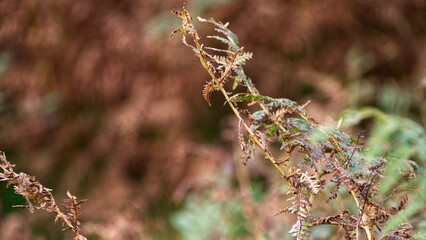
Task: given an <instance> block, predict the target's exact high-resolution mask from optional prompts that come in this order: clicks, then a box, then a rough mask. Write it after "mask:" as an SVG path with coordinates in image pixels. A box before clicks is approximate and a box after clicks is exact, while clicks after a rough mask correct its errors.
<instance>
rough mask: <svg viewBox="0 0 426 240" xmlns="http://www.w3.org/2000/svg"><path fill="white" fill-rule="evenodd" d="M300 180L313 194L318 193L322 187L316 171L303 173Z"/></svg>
mask: <svg viewBox="0 0 426 240" xmlns="http://www.w3.org/2000/svg"><path fill="white" fill-rule="evenodd" d="M300 182H301V184H303V185H304V186H305V187H306V188H307V189H308V191H309V193H310V194H313V195H315V194H318V193H319V192H320V191H321V189H322V186H321V182H320V181H319V180H318V179H317V177H316V175H315V174H314V173H309V172H306V173H302V175H301V176H300Z"/></svg>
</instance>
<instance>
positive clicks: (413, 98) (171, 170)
mask: <svg viewBox="0 0 426 240" xmlns="http://www.w3.org/2000/svg"><path fill="white" fill-rule="evenodd" d="M182 6H183V1H177V0H163V1H158V0H104V1H95V0H33V1H16V0H2V1H0V149H1V150H2V151H5V152H6V155H7V158H8V160H9V161H11V162H12V163H14V164H16V165H17V167H16V168H17V170H18V171H24V172H27V173H29V174H31V175H34V176H36V177H37V179H38V180H39V181H40V182H41V183H42V184H44V185H45V186H46V187H48V188H51V189H54V191H53V194H54V196H55V198H56V199H57V201H60V199H63V198H66V191H67V190H70V191H71V192H72V193H73V194H74V195H76V196H78V197H79V198H84V199H88V202H87V203H86V204H85V205H84V206H83V209H82V210H83V214H82V216H81V220H82V222H83V233H84V234H85V235H86V236H87V237H89V239H129V240H133V239H253V236H255V235H256V234H258V233H264V232H267V233H268V236H269V237H270V239H278V238H280V239H287V238H288V235H287V232H288V230H289V229H290V227H291V225H292V218H291V217H289V216H286V215H280V216H274V213H275V212H278V211H279V210H281V209H282V208H283V206H284V204H286V201H285V200H286V198H287V196H286V188H285V187H284V186H282V184H281V183H280V181H279V176H278V174H276V173H275V172H274V171H273V169H271V167H270V166H269V165H268V163H267V162H265V161H263V159H262V157H259V159H256V160H254V161H251V162H249V163H248V165H247V166H243V165H242V164H241V160H240V158H239V156H240V152H239V150H238V143H237V142H236V141H237V135H236V134H235V127H236V122H235V119H234V118H233V117H232V114H231V112H230V111H229V109H227V108H226V107H223V101H224V100H223V99H222V98H221V96H220V95H219V94H213V96H212V107H209V106H208V105H207V103H206V102H205V100H204V99H203V97H202V95H201V90H202V87H203V85H204V84H205V81H206V80H208V75H207V74H206V73H205V72H204V70H203V69H202V67H201V65H200V64H199V61H198V60H197V58H196V57H195V56H194V55H193V53H192V51H191V50H190V49H188V48H186V47H184V46H183V45H182V43H181V39H180V37H179V36H175V37H173V38H170V37H169V36H170V33H171V32H172V31H173V29H174V28H175V27H177V26H179V24H180V20H179V19H178V18H176V17H174V16H172V15H171V14H170V10H178V9H181V8H182ZM186 6H187V8H188V9H189V11H190V13H191V15H192V16H193V17H195V16H202V17H205V18H207V17H214V18H215V19H216V20H218V21H222V22H230V29H231V30H232V31H234V32H235V33H236V34H237V35H238V36H239V39H240V43H241V45H243V46H245V49H246V51H251V52H253V53H254V58H253V59H252V60H251V61H250V62H249V63H248V65H247V66H246V68H245V69H246V73H247V75H248V76H250V77H251V78H252V79H253V80H254V82H255V84H256V87H257V88H258V89H259V90H260V91H261V92H262V93H263V94H265V95H269V96H273V97H286V98H289V99H292V100H296V101H298V102H299V103H304V102H306V101H307V100H312V102H311V104H310V105H309V106H308V108H307V110H308V112H309V113H310V114H311V115H312V116H313V117H314V118H315V119H316V120H318V121H320V122H321V123H322V124H325V125H333V124H335V120H336V116H337V115H338V114H339V113H340V112H341V111H342V110H343V109H345V108H348V107H355V108H357V107H361V106H373V107H377V108H379V109H381V110H382V111H384V112H387V113H392V114H397V115H400V116H403V117H408V118H410V119H412V120H414V121H416V122H417V123H419V124H421V125H423V126H424V125H425V123H426V102H425V98H424V97H425V91H426V2H425V1H423V0H411V1H398V0H390V1H369V0H350V1H340V0H324V1H303V0H302V1H300V0H299V1H282V0H268V1H258V0H217V1H215V0H188V1H186ZM195 25H196V27H197V28H198V30H199V33H200V35H201V36H202V38H203V40H205V38H204V37H205V36H206V35H208V34H213V32H212V29H211V28H210V26H209V25H206V24H201V23H199V22H197V21H195ZM206 43H208V44H217V43H215V42H213V41H211V40H208V41H206ZM361 130H362V129H361ZM244 174H248V176H249V179H250V183H249V184H250V189H251V190H250V191H246V190H247V189H245V187H244V186H239V184H238V181H237V178H238V176H239V175H244ZM16 204H25V199H23V198H21V197H20V196H17V195H15V194H14V193H13V189H12V188H6V187H5V184H4V183H2V184H1V185H0V239H17V240H19V239H37V240H43V239H72V236H71V235H70V234H69V233H64V232H63V231H61V226H59V224H58V225H55V223H54V221H53V219H54V216H53V215H47V214H45V213H44V212H36V213H35V214H30V213H29V212H27V211H25V210H21V209H15V208H12V207H11V206H12V205H16ZM335 204H337V203H335ZM333 206H334V207H336V206H339V205H333ZM334 230H336V229H331V228H327V227H326V228H322V229H320V230H318V231H316V232H314V236H315V238H316V239H330V236H331V235H330V233H331V232H332V231H334Z"/></svg>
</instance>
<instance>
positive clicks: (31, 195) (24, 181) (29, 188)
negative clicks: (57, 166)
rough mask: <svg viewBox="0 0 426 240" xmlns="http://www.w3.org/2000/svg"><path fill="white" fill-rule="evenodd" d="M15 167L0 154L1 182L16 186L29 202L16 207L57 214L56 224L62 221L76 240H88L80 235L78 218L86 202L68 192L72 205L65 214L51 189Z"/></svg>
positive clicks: (17, 190) (66, 208) (17, 191)
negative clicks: (81, 206)
mask: <svg viewBox="0 0 426 240" xmlns="http://www.w3.org/2000/svg"><path fill="white" fill-rule="evenodd" d="M14 167H15V165H12V164H11V163H10V162H9V161H7V159H6V155H5V153H4V152H0V168H1V169H2V170H3V173H0V181H5V182H7V186H9V185H11V184H12V185H14V187H13V188H14V190H15V192H16V193H17V194H19V195H21V196H23V197H24V198H25V199H26V200H27V202H28V205H17V206H14V207H19V208H28V209H29V210H30V212H31V213H33V212H34V209H41V210H45V211H46V212H48V213H55V214H56V218H55V222H57V221H59V220H60V221H61V222H62V224H63V226H65V229H70V230H71V231H73V233H74V234H75V239H77V240H85V239H86V238H85V237H84V236H83V235H81V234H80V225H81V223H80V222H79V221H78V216H79V215H80V214H81V213H80V205H81V204H83V203H84V202H85V201H86V200H82V201H78V202H77V198H76V197H74V196H72V195H71V194H70V193H69V192H68V193H67V195H68V197H69V198H70V200H71V204H72V205H71V206H69V207H65V213H64V212H62V211H61V210H60V209H59V208H58V206H57V205H56V201H55V199H54V198H53V195H52V193H51V192H52V190H51V189H48V188H46V187H44V186H43V185H41V184H40V183H39V182H38V181H37V180H36V179H35V177H33V176H30V175H28V174H26V173H22V172H21V173H16V172H15V171H14V169H13V168H14ZM34 204H36V205H34Z"/></svg>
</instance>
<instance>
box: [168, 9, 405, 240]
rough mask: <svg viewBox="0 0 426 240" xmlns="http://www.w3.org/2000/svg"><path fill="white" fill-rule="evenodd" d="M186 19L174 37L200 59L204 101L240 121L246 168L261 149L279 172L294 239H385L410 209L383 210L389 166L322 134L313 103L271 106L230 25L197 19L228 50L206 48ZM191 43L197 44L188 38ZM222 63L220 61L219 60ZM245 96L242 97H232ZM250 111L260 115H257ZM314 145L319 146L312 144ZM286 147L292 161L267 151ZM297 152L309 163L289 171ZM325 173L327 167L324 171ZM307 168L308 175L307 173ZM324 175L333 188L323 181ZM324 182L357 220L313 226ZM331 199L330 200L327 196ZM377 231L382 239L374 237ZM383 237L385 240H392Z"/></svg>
mask: <svg viewBox="0 0 426 240" xmlns="http://www.w3.org/2000/svg"><path fill="white" fill-rule="evenodd" d="M172 13H173V14H174V15H176V16H178V17H180V18H182V25H181V26H180V27H178V28H177V29H176V30H175V31H174V32H173V33H172V35H174V34H175V33H182V34H183V37H182V42H183V44H184V45H186V46H188V47H190V48H191V49H192V50H193V51H194V52H195V55H196V56H197V57H198V58H199V60H200V62H201V64H202V65H203V67H204V69H205V70H206V71H207V73H208V74H209V76H210V78H211V80H210V81H208V82H207V84H206V85H205V88H204V90H203V96H204V98H205V100H206V101H207V103H208V104H209V105H211V102H210V95H211V94H212V93H213V92H215V91H219V92H221V93H222V95H223V96H224V98H225V100H226V102H225V103H226V104H227V105H228V106H229V107H230V108H231V109H232V111H233V113H234V114H235V116H236V117H237V118H238V133H237V135H238V141H239V143H240V147H241V150H242V151H243V152H244V154H245V155H244V157H243V163H244V164H245V163H246V162H247V160H249V159H251V158H253V154H254V152H255V151H254V149H255V147H257V148H259V149H260V150H261V151H262V152H263V154H264V155H265V158H266V159H268V160H269V161H270V162H271V163H272V165H273V166H274V167H275V169H276V170H277V171H278V172H279V174H280V176H281V177H282V179H283V180H284V181H285V182H286V184H287V185H288V188H289V192H288V194H290V195H291V197H290V198H289V199H288V200H289V201H291V206H290V207H288V208H285V209H283V210H281V211H279V212H278V213H277V214H280V213H291V214H294V215H296V217H297V221H296V223H295V224H294V225H293V226H292V228H291V230H290V232H289V233H291V235H292V236H293V237H295V238H296V239H297V240H307V239H312V237H311V230H312V227H314V226H317V225H321V224H330V225H337V226H339V227H341V228H343V229H344V230H345V238H346V239H357V240H358V239H360V236H361V235H360V233H361V232H360V230H361V229H362V230H363V232H364V234H365V235H366V236H367V238H368V239H369V240H372V239H375V238H376V236H375V233H376V232H377V231H381V227H382V226H384V225H385V224H386V223H387V222H388V220H389V219H390V218H391V217H392V216H393V215H395V214H397V213H398V212H399V211H401V210H402V209H403V208H404V207H405V206H406V205H407V199H406V198H404V200H403V201H402V202H401V204H400V206H399V207H397V208H394V207H393V208H385V207H383V206H382V205H381V204H379V203H378V199H377V198H375V196H376V195H377V187H376V186H375V185H377V183H378V179H380V178H381V177H382V173H383V170H384V163H385V161H384V159H383V158H378V159H374V160H373V161H371V162H367V161H366V159H365V158H364V157H363V155H362V154H361V153H362V152H363V151H365V149H364V148H363V147H361V146H360V143H359V137H358V139H355V138H353V137H351V136H349V135H348V134H346V133H344V132H342V131H340V130H339V129H333V128H328V127H324V126H321V125H320V124H319V123H318V122H316V121H315V120H314V119H313V118H311V117H310V116H309V115H308V114H307V112H306V111H305V107H306V105H307V104H309V102H307V103H306V104H303V105H298V104H297V103H296V102H294V101H291V100H289V99H285V98H271V97H268V96H264V95H261V94H260V93H259V91H258V90H257V89H256V87H255V86H254V84H253V82H252V80H251V79H250V78H249V77H248V76H246V74H245V73H244V70H243V66H244V64H245V62H246V61H247V60H249V59H250V58H251V57H252V54H251V53H249V52H245V51H244V48H243V47H240V46H239V42H238V38H237V36H236V35H235V34H234V33H233V32H232V31H230V30H229V29H228V23H226V24H222V23H220V22H216V21H215V20H213V19H203V18H200V17H199V18H198V20H199V21H200V22H206V23H210V24H212V25H214V27H215V30H216V31H217V32H218V33H219V34H221V36H218V35H215V36H209V37H208V38H213V39H216V40H219V41H220V42H222V43H224V44H225V45H226V47H225V48H223V49H219V48H211V47H206V46H204V45H203V44H202V43H201V42H200V37H199V35H198V33H197V31H196V29H195V27H194V25H193V24H192V17H191V16H190V15H189V13H188V11H187V10H186V9H185V8H184V9H183V11H172ZM185 35H189V36H190V37H191V38H192V41H193V44H189V43H188V42H187V40H186V38H185ZM211 52H214V53H216V54H217V55H214V54H213V53H211ZM229 80H233V82H234V84H233V87H232V90H227V89H225V87H226V88H227V85H226V82H227V81H229ZM237 87H239V89H241V88H243V89H244V90H243V91H239V92H234V91H236V90H237ZM243 103H247V106H248V107H250V109H253V108H254V107H257V109H258V110H257V111H256V112H254V113H251V112H250V111H249V110H248V109H247V107H246V106H244V105H243ZM314 138H316V139H314ZM273 142H276V143H279V144H280V145H281V150H283V154H285V155H286V156H284V157H281V158H277V157H275V156H274V154H272V152H271V151H270V150H269V146H270V145H271V143H273ZM295 149H298V150H299V151H300V152H301V153H303V154H304V156H305V161H303V162H298V163H297V164H294V165H297V167H287V166H286V165H285V164H286V162H290V161H291V160H292V156H291V153H292V152H293V151H294V150H295ZM323 166H325V167H323ZM302 167H304V168H307V169H309V171H306V172H302ZM325 175H328V176H331V180H325V179H324V178H323V177H324V176H325ZM326 181H330V182H331V183H334V184H336V190H335V191H332V192H331V193H329V194H328V195H329V200H330V199H336V198H337V197H338V191H337V190H338V189H339V187H340V186H345V187H346V189H347V192H348V193H349V194H350V195H351V196H352V198H353V200H354V202H355V203H356V206H357V214H353V213H350V212H349V211H348V210H341V211H340V212H339V213H338V214H337V215H331V216H325V217H319V218H314V217H312V216H311V213H310V210H311V208H312V206H313V200H314V198H315V196H316V195H318V194H319V193H323V192H325V191H323V190H324V185H325V182H326ZM326 194H327V193H326ZM411 229H412V228H411V227H402V228H401V229H398V230H395V231H393V232H392V233H389V234H391V235H392V236H397V237H399V239H409V238H410V236H411V235H410V233H409V230H411ZM376 230H377V231H376ZM389 234H386V233H384V236H383V238H382V239H388V238H389V236H390V235H389Z"/></svg>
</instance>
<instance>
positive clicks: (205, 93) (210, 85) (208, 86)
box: [203, 82, 215, 106]
mask: <svg viewBox="0 0 426 240" xmlns="http://www.w3.org/2000/svg"><path fill="white" fill-rule="evenodd" d="M214 90H215V87H214V85H213V83H211V82H209V83H207V84H206V85H205V86H204V89H203V97H204V99H205V100H206V102H207V103H208V104H209V106H212V105H211V103H210V95H211V93H212V92H214Z"/></svg>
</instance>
